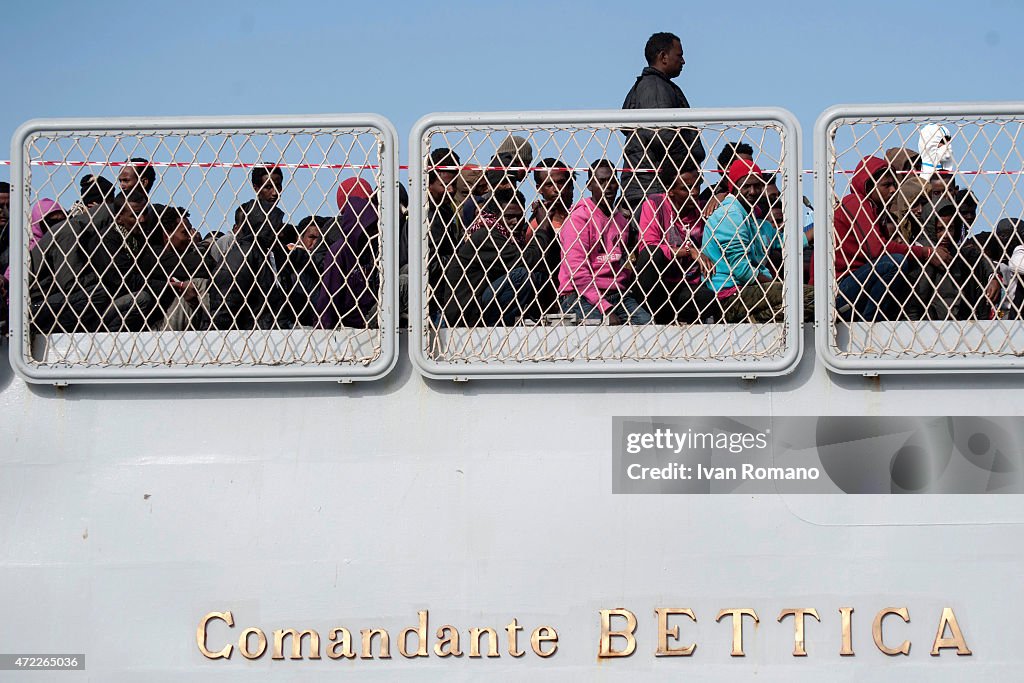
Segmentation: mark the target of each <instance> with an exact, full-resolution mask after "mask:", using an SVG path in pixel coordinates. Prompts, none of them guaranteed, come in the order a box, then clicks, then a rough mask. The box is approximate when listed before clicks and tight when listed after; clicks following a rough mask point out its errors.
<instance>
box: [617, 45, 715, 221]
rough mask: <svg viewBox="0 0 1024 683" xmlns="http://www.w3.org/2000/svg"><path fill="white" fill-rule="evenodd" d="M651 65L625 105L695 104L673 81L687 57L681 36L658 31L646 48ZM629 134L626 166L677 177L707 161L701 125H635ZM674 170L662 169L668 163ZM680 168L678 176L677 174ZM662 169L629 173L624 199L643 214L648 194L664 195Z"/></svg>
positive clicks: (625, 176)
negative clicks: (659, 126)
mask: <svg viewBox="0 0 1024 683" xmlns="http://www.w3.org/2000/svg"><path fill="white" fill-rule="evenodd" d="M644 56H645V57H646V58H647V68H645V69H644V70H643V71H642V72H641V73H640V75H639V76H637V79H636V83H634V84H633V87H632V88H630V90H629V93H628V94H627V95H626V99H625V101H624V102H623V103H622V108H623V109H676V108H679V109H689V108H690V103H689V101H687V99H686V95H684V94H683V91H682V90H680V88H679V86H678V85H676V84H675V83H673V82H672V79H673V78H675V77H676V76H678V75H679V74H680V73H681V72H682V70H683V65H684V64H686V60H685V59H683V46H682V44H681V43H680V42H679V36H677V35H675V34H672V33H655V34H654V35H652V36H651V37H650V38H649V39H648V40H647V45H646V47H644ZM623 132H624V133H625V134H626V148H625V155H626V165H627V166H628V167H629V168H643V169H659V170H664V171H665V175H666V176H667V177H675V175H678V173H679V171H680V170H681V169H682V168H683V167H684V166H689V165H691V164H692V165H693V167H695V168H700V165H701V163H703V161H704V157H705V153H704V146H703V145H701V142H700V135H699V132H698V131H697V129H695V128H635V129H629V130H625V131H623ZM666 163H667V164H671V166H672V167H673V168H668V169H662V166H664V165H665V164H666ZM672 170H675V174H673V173H671V171H672ZM658 178H659V174H658V173H657V172H653V171H651V172H646V173H624V174H623V185H624V188H623V198H624V199H625V200H626V204H627V205H628V206H629V207H630V208H631V209H633V213H637V211H638V209H639V206H640V204H641V203H642V202H643V199H644V197H646V196H647V195H650V194H660V193H664V192H665V189H666V188H664V187H663V186H662V184H661V181H659V179H658Z"/></svg>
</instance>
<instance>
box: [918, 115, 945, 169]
mask: <svg viewBox="0 0 1024 683" xmlns="http://www.w3.org/2000/svg"><path fill="white" fill-rule="evenodd" d="M917 151H918V153H919V154H920V155H921V177H922V178H923V179H924V180H926V181H927V180H930V179H931V177H932V175H933V174H935V173H938V172H939V171H946V172H947V173H952V172H953V170H954V169H953V150H952V136H950V134H949V129H948V128H946V127H945V126H942V125H939V124H936V123H926V124H925V125H923V126H921V133H920V136H919V137H918V141H917Z"/></svg>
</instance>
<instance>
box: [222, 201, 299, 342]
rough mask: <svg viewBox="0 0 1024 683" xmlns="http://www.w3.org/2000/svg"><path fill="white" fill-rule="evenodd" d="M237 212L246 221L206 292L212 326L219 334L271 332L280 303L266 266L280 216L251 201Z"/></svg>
mask: <svg viewBox="0 0 1024 683" xmlns="http://www.w3.org/2000/svg"><path fill="white" fill-rule="evenodd" d="M241 208H242V211H243V212H244V213H245V219H244V220H243V222H242V224H241V225H240V226H239V228H238V230H237V231H236V233H235V239H234V242H233V243H232V245H231V247H230V249H228V251H227V253H226V254H224V261H223V263H221V264H219V265H218V267H217V270H216V272H215V273H214V276H213V286H212V287H211V288H210V311H211V312H212V316H213V321H212V326H213V327H214V328H215V329H218V330H229V329H236V330H253V329H263V330H265V329H270V328H273V327H275V326H277V325H278V323H279V320H278V318H279V316H281V314H282V307H283V304H284V299H285V297H284V291H283V290H282V289H281V287H280V284H279V282H278V278H277V273H276V272H275V268H274V265H273V264H272V262H271V260H272V259H274V258H275V256H274V250H275V246H276V245H277V243H278V237H279V235H280V233H281V231H282V230H283V228H284V213H283V212H282V211H281V209H279V208H277V207H276V206H270V205H268V204H267V203H266V202H257V200H255V199H253V200H250V201H248V202H246V203H245V204H242V207H241ZM281 265H283V264H281Z"/></svg>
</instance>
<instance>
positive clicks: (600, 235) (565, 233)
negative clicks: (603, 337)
mask: <svg viewBox="0 0 1024 683" xmlns="http://www.w3.org/2000/svg"><path fill="white" fill-rule="evenodd" d="M625 230H626V217H625V216H623V215H622V214H621V213H618V212H616V213H615V215H614V216H612V217H608V216H606V215H604V213H603V212H602V211H601V210H600V209H598V208H597V204H595V203H594V200H593V199H590V198H589V197H588V198H587V199H583V200H581V201H580V202H579V203H577V204H576V206H574V207H573V209H572V211H571V212H570V213H569V218H567V219H566V221H565V223H564V224H563V225H562V229H561V230H559V231H558V241H559V242H560V243H561V245H562V265H561V267H560V268H559V270H558V294H559V296H561V295H565V294H578V295H579V296H582V297H583V298H584V299H586V300H587V301H589V302H590V303H591V304H594V305H595V306H597V308H598V309H599V310H600V311H601V312H602V313H607V312H608V309H610V308H611V307H612V304H611V303H609V302H608V301H606V300H605V298H604V293H605V292H607V291H609V290H613V291H619V292H621V291H624V290H625V289H626V285H627V284H628V283H629V277H630V271H629V269H628V268H627V267H626V259H625V250H624V247H623V244H622V239H623V233H624V232H625Z"/></svg>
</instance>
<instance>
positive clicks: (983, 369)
mask: <svg viewBox="0 0 1024 683" xmlns="http://www.w3.org/2000/svg"><path fill="white" fill-rule="evenodd" d="M996 116H1024V102H945V103H942V102H940V103H927V104H915V103H906V104H856V105H853V104H842V105H835V106H832V107H829V108H828V109H826V110H825V111H824V112H822V113H821V115H820V116H819V117H818V120H817V122H816V123H815V125H814V142H813V144H814V195H815V201H814V225H815V237H816V239H815V240H814V272H815V273H816V277H815V287H814V289H815V291H814V312H815V340H814V342H815V343H814V345H815V347H816V350H817V354H818V357H819V358H820V359H821V361H822V363H824V364H825V366H826V367H827V368H828V369H829V370H830V371H832V372H836V373H840V374H863V375H878V374H889V373H891V374H918V373H965V372H973V373H987V372H1010V371H1017V372H1019V371H1024V357H1021V356H1016V357H1007V356H1003V357H996V358H985V357H967V356H961V355H959V354H957V355H953V354H951V355H950V356H949V357H942V356H940V357H937V358H910V357H907V358H899V357H887V358H881V357H863V358H850V357H843V356H842V355H838V354H836V353H835V352H834V351H833V341H834V339H835V336H836V335H837V334H838V331H837V328H835V327H834V326H833V325H832V322H831V321H832V313H833V311H834V310H835V301H836V296H835V294H836V291H837V283H836V282H834V281H832V279H831V278H830V277H829V274H830V273H831V269H832V266H833V263H834V258H835V254H834V251H833V239H834V225H833V218H834V210H835V207H834V206H833V205H832V201H831V200H832V187H833V186H834V183H833V182H832V181H831V178H830V173H831V168H832V165H833V159H832V152H833V149H832V133H831V131H832V129H833V126H835V125H836V124H837V122H839V121H841V120H843V119H852V120H857V119H865V118H879V119H887V120H890V121H899V122H904V123H913V122H915V121H916V120H918V119H923V118H926V117H927V118H928V119H930V120H934V119H935V118H939V119H941V118H957V119H959V118H973V117H976V118H983V117H996ZM817 274H820V275H817ZM958 322H959V323H960V324H962V325H970V324H972V323H971V321H958ZM979 322H980V321H979ZM857 324H863V325H868V324H878V323H857ZM889 324H891V323H889ZM900 324H910V325H913V324H914V323H900ZM890 355H892V354H890ZM897 355H898V354H897Z"/></svg>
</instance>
